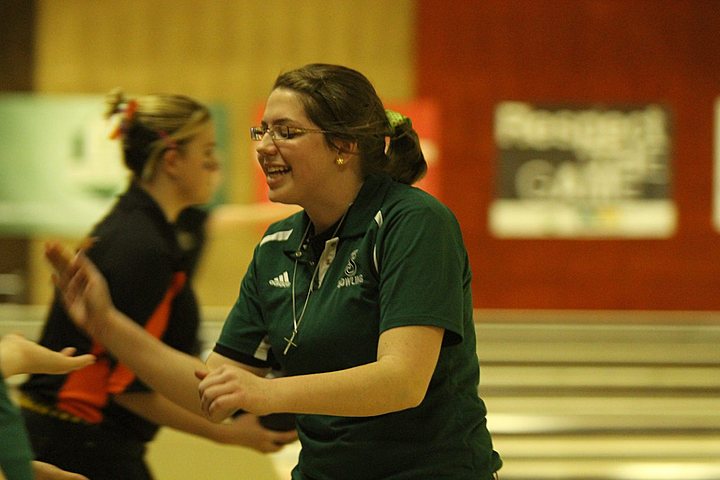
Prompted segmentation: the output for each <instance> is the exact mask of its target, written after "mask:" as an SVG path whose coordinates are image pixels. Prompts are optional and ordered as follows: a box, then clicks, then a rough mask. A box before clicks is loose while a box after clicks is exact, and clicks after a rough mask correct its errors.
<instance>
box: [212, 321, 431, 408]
mask: <svg viewBox="0 0 720 480" xmlns="http://www.w3.org/2000/svg"><path fill="white" fill-rule="evenodd" d="M443 333H444V330H443V329H442V328H439V327H430V326H406V327H397V328H392V329H390V330H387V331H386V332H384V333H383V334H381V336H380V341H379V343H378V355H377V360H376V361H375V362H372V363H369V364H366V365H361V366H357V367H353V368H349V369H346V370H340V371H335V372H328V373H318V374H312V375H298V376H289V377H281V378H277V379H270V380H268V379H265V378H261V377H257V376H254V375H251V374H248V373H247V372H246V371H244V370H242V369H239V368H236V367H233V366H231V365H228V364H227V363H225V362H223V361H222V357H220V358H218V357H216V356H214V355H211V356H210V357H209V358H208V366H209V367H210V372H209V373H207V374H203V373H200V372H198V376H199V377H202V378H203V380H202V381H201V382H200V386H199V388H200V395H201V397H202V408H203V411H204V412H205V414H206V415H207V416H208V418H210V419H211V420H213V421H222V420H223V419H224V418H227V417H228V416H229V415H231V414H232V413H233V412H234V411H236V410H238V409H243V410H246V411H249V412H253V413H255V414H257V415H265V414H268V413H275V412H293V413H314V414H321V415H342V416H371V415H382V414H385V413H389V412H395V411H399V410H404V409H407V408H412V407H415V406H417V405H419V404H420V402H422V400H423V398H424V397H425V393H426V392H427V388H428V385H429V384H430V379H431V377H432V375H433V372H434V371H435V366H436V364H437V360H438V357H439V354H440V347H441V344H442V339H443Z"/></svg>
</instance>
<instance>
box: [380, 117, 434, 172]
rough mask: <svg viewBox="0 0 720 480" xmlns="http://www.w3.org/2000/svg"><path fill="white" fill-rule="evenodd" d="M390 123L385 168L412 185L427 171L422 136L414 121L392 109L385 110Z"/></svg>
mask: <svg viewBox="0 0 720 480" xmlns="http://www.w3.org/2000/svg"><path fill="white" fill-rule="evenodd" d="M385 115H386V116H387V120H388V123H389V124H390V133H389V135H388V137H389V143H388V147H387V151H386V152H385V155H386V157H387V165H386V166H385V168H383V170H384V171H385V173H387V174H389V175H390V176H391V177H392V178H393V179H395V180H396V181H398V182H400V183H406V184H408V185H412V184H413V183H415V182H417V181H418V180H420V179H421V178H422V177H423V176H424V175H425V173H426V172H427V162H426V161H425V156H424V155H423V153H422V149H421V148H420V138H419V137H418V134H417V132H416V131H415V130H414V129H413V126H412V121H411V120H410V119H409V118H408V117H406V116H404V115H402V114H400V113H398V112H395V111H392V110H385Z"/></svg>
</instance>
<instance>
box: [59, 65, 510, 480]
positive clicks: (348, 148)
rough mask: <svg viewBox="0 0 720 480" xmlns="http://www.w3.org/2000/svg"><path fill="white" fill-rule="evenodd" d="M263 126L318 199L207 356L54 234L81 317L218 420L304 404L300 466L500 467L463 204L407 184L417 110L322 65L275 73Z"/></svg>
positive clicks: (469, 474) (365, 469)
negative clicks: (273, 374)
mask: <svg viewBox="0 0 720 480" xmlns="http://www.w3.org/2000/svg"><path fill="white" fill-rule="evenodd" d="M251 137H252V139H253V140H255V141H256V142H257V146H256V151H257V159H258V162H259V164H260V165H261V167H262V168H263V171H264V173H265V178H266V182H267V185H268V188H269V198H270V200H271V201H274V202H280V203H286V204H296V205H300V206H301V207H302V208H303V210H302V211H301V212H299V213H297V214H295V215H292V216H290V217H289V218H287V219H285V220H282V221H279V222H277V223H275V224H273V225H271V226H270V227H269V228H268V230H267V231H266V233H265V235H264V236H263V238H262V240H261V241H260V242H259V244H258V245H257V247H256V248H255V252H254V256H253V259H252V261H251V263H250V265H249V267H248V270H247V273H246V275H245V278H244V279H243V281H242V285H241V289H240V295H239V297H238V299H237V301H236V303H235V305H234V306H233V308H232V310H231V312H230V313H229V315H228V318H227V320H226V323H225V326H224V328H223V331H222V333H221V335H220V338H219V340H218V342H217V344H216V346H215V349H214V352H213V353H212V354H211V355H210V357H209V358H208V360H207V363H206V366H200V365H198V364H197V363H195V364H193V363H192V359H190V358H188V357H185V356H182V355H181V354H179V353H178V352H175V351H172V350H171V349H169V348H166V347H163V346H162V345H159V344H158V343H157V342H153V341H152V339H150V338H149V337H147V336H146V335H144V334H143V332H141V331H139V330H138V329H136V328H134V326H133V324H132V322H128V321H127V318H123V316H122V314H120V313H118V312H117V311H116V310H115V309H114V308H113V306H112V304H111V303H110V299H109V297H108V296H107V293H106V291H105V288H104V282H103V280H102V277H101V276H99V275H98V273H97V271H96V270H95V268H94V267H93V265H92V264H91V263H90V262H89V261H87V260H86V259H85V258H84V257H83V256H82V255H80V256H79V257H76V258H73V257H71V256H70V255H69V252H66V251H64V250H62V249H61V248H60V247H58V246H54V245H51V246H50V248H49V250H48V257H49V259H50V260H51V262H52V263H53V264H54V266H55V268H56V270H57V271H58V272H59V274H60V276H59V281H58V284H59V286H60V287H61V288H62V289H63V290H64V293H65V297H64V298H65V302H66V305H67V306H68V308H69V309H70V310H71V312H72V314H73V317H74V319H75V321H76V322H77V323H78V325H80V326H82V327H83V328H85V329H86V330H87V331H88V332H90V333H91V334H92V335H94V336H96V337H98V338H99V339H100V340H101V341H102V342H103V343H104V344H105V345H106V346H108V347H109V348H110V349H111V350H112V351H113V352H114V353H115V354H116V355H117V356H119V357H120V359H121V360H123V361H125V362H127V363H128V364H129V366H130V367H131V368H132V369H133V370H135V371H136V372H137V373H138V375H139V376H140V377H141V378H143V379H144V380H145V381H146V382H148V383H150V384H151V385H153V386H154V387H155V388H156V389H157V390H159V391H163V392H167V395H168V396H169V397H171V398H173V399H174V400H175V401H177V402H179V403H181V404H183V405H185V406H186V407H187V408H190V409H193V410H195V411H202V412H203V413H204V414H205V415H206V416H208V417H209V418H210V419H212V420H214V421H223V420H224V419H226V418H227V417H229V416H230V415H232V414H233V413H234V412H236V411H238V410H246V411H250V412H253V413H256V414H260V415H264V414H270V413H277V412H292V413H295V414H297V428H298V434H299V438H300V440H301V443H302V450H301V453H300V458H299V461H298V465H297V466H296V467H295V469H294V470H293V473H292V478H293V479H295V480H311V479H312V480H326V479H343V480H351V479H362V480H372V479H378V480H379V479H383V480H386V479H393V480H404V479H413V480H421V479H422V480H425V479H439V478H449V479H456V480H471V479H472V480H489V479H491V478H493V476H494V475H495V472H497V470H498V469H499V468H500V466H501V465H502V462H501V460H500V458H499V455H498V454H497V453H496V452H495V451H494V450H493V446H492V441H491V437H490V434H489V433H488V430H487V428H486V418H485V416H486V410H485V405H484V403H483V402H482V400H481V399H480V398H479V397H478V392H477V387H478V382H479V368H478V361H477V356H476V352H475V330H474V324H473V318H472V312H473V308H472V299H471V287H470V282H471V272H470V266H469V261H468V255H467V252H466V249H465V247H464V244H463V240H462V235H461V231H460V227H459V225H458V222H457V220H456V219H455V216H454V215H453V214H452V212H451V211H450V210H449V209H448V208H447V207H446V206H444V205H443V204H441V203H440V202H439V201H438V200H436V199H435V198H433V197H432V196H431V195H429V194H427V193H425V192H423V191H422V190H419V189H417V188H414V187H411V186H410V185H411V184H412V183H414V182H415V181H416V180H418V179H419V178H420V177H421V176H422V175H423V174H424V173H425V170H426V163H425V159H424V157H423V154H422V151H421V150H420V145H419V140H418V137H417V134H416V133H415V131H414V130H413V128H412V124H411V122H410V120H409V119H408V118H406V117H404V116H402V115H400V114H397V113H395V112H387V111H386V110H385V109H384V107H383V104H382V102H381V101H380V99H379V97H378V95H377V93H376V92H375V90H374V88H373V86H372V85H371V83H370V82H369V81H368V80H367V78H366V77H364V76H363V75H362V74H360V73H359V72H357V71H355V70H352V69H349V68H346V67H342V66H337V65H326V64H312V65H307V66H304V67H302V68H299V69H296V70H292V71H289V72H286V73H283V74H281V75H280V76H279V77H278V79H277V80H276V82H275V85H274V87H273V89H272V91H271V93H270V96H269V98H268V100H267V103H266V106H265V111H264V114H263V117H262V122H261V124H260V125H259V126H257V127H253V128H252V129H251ZM160 358H162V360H159V359H160ZM193 365H195V367H193ZM193 368H195V369H196V376H197V377H198V378H199V379H201V381H200V383H199V385H198V384H197V383H194V382H193V381H191V379H189V378H188V372H189V370H191V369H193ZM270 369H280V370H282V371H284V372H285V376H284V377H281V378H273V379H269V378H267V377H266V376H265V375H266V373H267V372H268V371H269V370H270ZM198 387H199V393H200V398H199V399H198V390H197V388H198Z"/></svg>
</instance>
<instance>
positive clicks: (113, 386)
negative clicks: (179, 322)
mask: <svg viewBox="0 0 720 480" xmlns="http://www.w3.org/2000/svg"><path fill="white" fill-rule="evenodd" d="M186 281H187V275H186V274H185V272H177V273H175V275H174V276H173V278H172V281H171V283H170V286H169V287H168V290H167V292H165V296H164V297H163V299H162V301H161V302H160V303H159V304H158V306H157V308H156V309H155V311H154V312H153V314H152V315H151V316H150V318H149V319H148V321H147V323H146V324H145V330H146V331H147V332H148V333H150V334H151V335H152V336H153V337H155V338H160V337H161V336H162V335H163V334H164V333H165V330H166V329H167V326H168V322H169V320H170V311H171V306H172V302H173V300H174V299H175V297H176V296H177V294H178V293H179V292H180V290H181V289H182V288H183V286H184V285H185V282H186ZM105 351H106V350H105V348H104V347H103V346H102V345H100V344H99V343H93V348H92V352H91V353H93V354H94V355H95V356H96V357H98V361H97V362H95V363H94V364H92V365H90V366H87V367H85V368H82V369H80V370H76V371H74V372H71V373H69V374H68V375H67V378H66V381H65V383H64V385H63V387H62V388H61V389H60V391H59V392H58V403H57V408H58V409H60V410H63V411H66V412H68V413H71V414H73V415H75V416H77V417H80V418H82V419H83V420H86V421H88V422H90V423H100V422H101V421H102V418H103V417H102V409H103V408H104V407H105V406H106V405H107V401H108V395H109V394H118V393H122V392H123V391H125V389H126V388H127V386H128V385H130V383H132V381H133V380H134V379H135V374H134V373H133V372H132V371H131V370H130V369H129V368H127V367H126V366H125V365H123V364H120V363H119V364H117V365H116V367H115V368H114V369H113V370H111V369H110V361H109V359H108V358H103V356H102V354H103V353H104V352H105Z"/></svg>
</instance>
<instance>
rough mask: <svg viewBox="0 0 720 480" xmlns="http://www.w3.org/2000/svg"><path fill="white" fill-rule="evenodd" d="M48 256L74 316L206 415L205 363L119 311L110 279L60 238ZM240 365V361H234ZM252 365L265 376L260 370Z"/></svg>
mask: <svg viewBox="0 0 720 480" xmlns="http://www.w3.org/2000/svg"><path fill="white" fill-rule="evenodd" d="M45 255H46V257H47V259H48V261H49V262H50V264H51V265H52V267H53V269H54V271H55V273H54V274H53V281H54V282H55V285H56V286H57V288H58V289H59V291H60V295H61V297H62V300H63V304H64V305H65V309H66V310H67V312H68V315H69V317H70V318H71V319H72V321H73V322H74V323H75V324H76V325H77V326H78V327H79V328H82V329H83V330H85V331H86V332H87V333H88V334H90V336H92V337H93V338H95V339H96V340H98V341H99V342H101V343H102V344H103V345H104V346H105V347H106V348H107V349H108V350H110V351H111V352H112V353H113V355H115V357H117V358H118V359H119V360H120V361H121V362H122V363H123V364H125V365H126V366H127V367H128V368H130V370H132V371H133V372H134V373H135V374H136V375H137V376H138V377H139V378H140V379H142V380H143V381H144V382H145V383H146V384H148V385H149V386H150V387H152V388H153V390H155V391H157V392H158V393H160V394H161V395H163V396H165V397H166V398H167V399H169V400H171V401H172V402H173V403H175V404H177V405H180V406H181V407H183V408H185V409H186V410H189V411H190V412H193V413H197V414H199V415H202V414H203V412H202V409H201V406H200V398H199V395H198V383H199V381H198V379H197V378H196V375H197V373H196V375H193V373H194V372H205V371H207V367H206V366H205V365H204V364H203V363H202V361H201V360H200V359H199V358H197V357H193V356H192V355H188V354H185V353H182V352H180V351H178V350H175V349H173V348H172V347H170V346H168V345H166V344H164V343H163V342H162V341H160V340H159V339H157V338H155V337H153V336H152V335H150V334H148V332H147V331H145V330H144V329H143V328H142V327H141V326H140V325H138V324H136V323H135V322H133V321H132V320H131V319H129V318H127V317H126V316H125V315H124V314H123V313H122V312H120V311H118V310H117V309H116V308H115V306H114V305H113V303H112V299H111V298H110V293H109V290H108V287H107V283H106V282H105V279H104V278H103V276H102V274H101V273H100V272H99V271H98V270H97V268H96V267H95V266H94V265H93V263H92V262H91V261H90V260H89V259H88V258H87V257H86V256H84V255H83V254H82V252H80V253H78V254H73V253H72V252H70V250H68V249H67V248H65V247H63V246H62V245H60V244H59V243H57V242H51V243H48V244H47V245H46V249H45ZM226 361H227V362H230V363H232V364H233V365H234V366H235V367H237V368H242V365H241V364H239V363H235V362H231V361H230V360H229V359H226ZM247 369H248V370H249V371H251V372H253V375H262V374H263V373H264V372H263V371H261V370H260V369H252V368H249V367H247Z"/></svg>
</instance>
